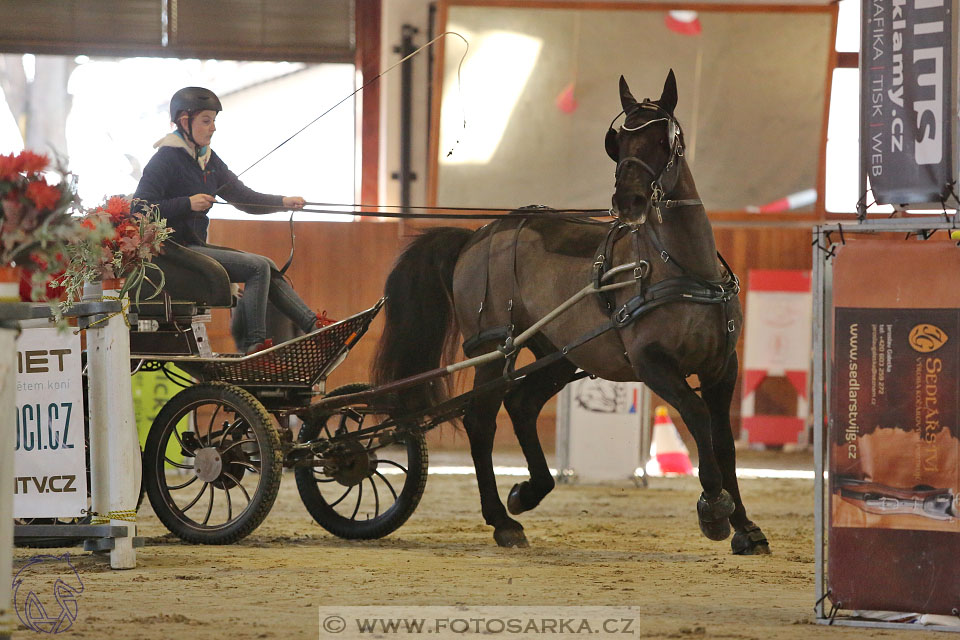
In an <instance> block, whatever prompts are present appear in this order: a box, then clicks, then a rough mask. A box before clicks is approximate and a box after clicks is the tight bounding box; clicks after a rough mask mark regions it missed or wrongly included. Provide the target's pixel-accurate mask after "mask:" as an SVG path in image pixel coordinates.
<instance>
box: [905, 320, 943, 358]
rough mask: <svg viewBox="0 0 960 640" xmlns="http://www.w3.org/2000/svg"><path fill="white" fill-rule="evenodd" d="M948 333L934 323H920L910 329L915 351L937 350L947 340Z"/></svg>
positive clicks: (910, 338)
mask: <svg viewBox="0 0 960 640" xmlns="http://www.w3.org/2000/svg"><path fill="white" fill-rule="evenodd" d="M947 339H948V338H947V334H946V333H944V332H943V329H941V328H940V327H937V326H935V325H932V324H926V323H924V324H918V325H917V326H915V327H914V328H913V329H911V330H910V337H909V338H908V340H909V342H910V346H911V347H913V350H914V351H918V352H920V353H930V352H931V351H936V350H937V349H939V348H940V347H942V346H943V345H944V344H946V342H947Z"/></svg>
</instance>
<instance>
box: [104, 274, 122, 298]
mask: <svg viewBox="0 0 960 640" xmlns="http://www.w3.org/2000/svg"><path fill="white" fill-rule="evenodd" d="M126 282H127V279H126V278H104V279H103V280H102V281H101V285H102V287H103V297H104V298H111V297H112V298H117V297H119V295H120V290H121V289H123V285H124V284H126Z"/></svg>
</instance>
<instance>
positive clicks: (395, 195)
mask: <svg viewBox="0 0 960 640" xmlns="http://www.w3.org/2000/svg"><path fill="white" fill-rule="evenodd" d="M429 7H430V0H389V1H385V2H384V3H383V13H382V18H381V47H380V69H381V71H384V70H386V69H387V68H389V67H390V66H391V65H394V64H396V63H397V62H398V61H399V60H400V57H401V56H400V54H398V53H394V47H398V46H400V42H401V37H402V29H403V25H404V24H410V25H413V26H414V27H416V28H417V29H419V33H417V34H416V36H415V37H414V47H421V46H423V45H424V44H426V43H427V34H428V30H429V26H428V21H429ZM448 46H449V45H448ZM431 49H433V50H434V52H436V45H434V46H433V47H431ZM429 53H430V50H424V51H422V52H421V53H419V54H417V55H416V56H414V57H413V58H412V59H411V60H409V61H408V62H406V63H404V64H412V65H413V116H412V118H413V131H412V132H411V141H412V142H411V144H412V145H413V149H412V156H411V164H412V166H411V170H412V171H413V172H414V173H416V174H417V179H416V180H414V181H413V183H412V184H411V186H410V201H411V204H414V205H423V204H426V202H427V195H426V178H427V132H428V123H427V105H428V98H427V85H428V83H429V78H428V77H427V57H428V55H429ZM438 62H439V61H438ZM400 71H401V67H397V68H396V69H393V70H392V71H390V72H389V73H387V74H386V75H384V76H383V77H382V78H381V79H380V83H381V84H380V176H379V189H378V191H379V195H380V204H384V205H397V204H400V182H399V181H398V180H395V179H393V178H391V175H392V174H393V173H395V172H397V171H399V170H400V102H401V97H400V84H401V80H400V79H401V73H400Z"/></svg>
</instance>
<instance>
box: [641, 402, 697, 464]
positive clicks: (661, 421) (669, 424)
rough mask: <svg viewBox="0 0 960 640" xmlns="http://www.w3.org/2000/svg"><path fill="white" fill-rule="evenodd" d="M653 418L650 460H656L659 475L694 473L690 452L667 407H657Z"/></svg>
mask: <svg viewBox="0 0 960 640" xmlns="http://www.w3.org/2000/svg"><path fill="white" fill-rule="evenodd" d="M653 415H654V418H653V438H652V442H651V444H650V460H651V461H654V460H655V461H656V462H657V466H659V468H660V474H659V475H666V474H668V473H670V474H677V475H683V476H689V475H691V474H692V473H693V465H692V464H690V452H689V451H687V447H686V446H685V445H684V444H683V440H681V439H680V434H679V433H678V432H677V427H676V425H674V424H673V420H671V419H670V414H669V413H667V408H666V407H664V406H663V405H661V406H659V407H657V408H656V410H655V411H654V414H653Z"/></svg>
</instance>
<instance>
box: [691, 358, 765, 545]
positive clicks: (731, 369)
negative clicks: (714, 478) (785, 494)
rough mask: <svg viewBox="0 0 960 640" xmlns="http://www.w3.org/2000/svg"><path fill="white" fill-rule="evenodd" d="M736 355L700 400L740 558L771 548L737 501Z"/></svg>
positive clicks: (731, 542)
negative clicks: (705, 409) (730, 503)
mask: <svg viewBox="0 0 960 640" xmlns="http://www.w3.org/2000/svg"><path fill="white" fill-rule="evenodd" d="M737 371H738V363H737V354H736V352H734V353H733V354H731V356H730V359H729V360H728V361H727V368H726V370H725V371H724V373H723V376H722V377H721V379H720V381H719V382H717V383H716V384H714V385H711V386H709V387H706V386H705V387H704V388H703V391H702V394H703V400H704V402H706V403H707V407H709V409H710V424H711V425H712V427H713V451H714V453H716V456H717V462H718V463H719V465H720V472H721V474H722V476H723V488H724V489H726V490H727V491H728V492H729V493H730V496H731V497H732V498H733V502H734V504H735V508H734V510H733V513H732V514H731V515H730V524H732V525H733V528H734V529H735V530H736V533H735V534H734V536H733V540H731V541H730V546H731V547H732V549H733V552H734V553H736V554H741V555H755V554H768V553H770V546H769V544H768V543H767V539H766V537H765V536H764V535H763V532H762V531H761V530H760V527H758V526H757V525H755V524H754V523H753V522H751V521H750V519H749V518H748V517H747V510H746V509H745V508H744V506H743V500H742V499H741V498H740V487H739V485H738V484H737V454H736V449H735V447H734V442H733V430H732V429H731V428H730V402H731V401H732V400H733V392H734V387H735V386H736V383H737Z"/></svg>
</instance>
